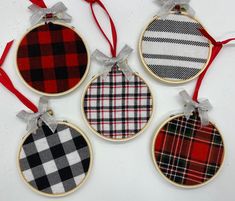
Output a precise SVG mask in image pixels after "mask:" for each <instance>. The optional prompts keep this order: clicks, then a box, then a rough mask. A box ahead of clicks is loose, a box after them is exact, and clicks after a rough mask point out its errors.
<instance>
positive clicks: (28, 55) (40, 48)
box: [17, 23, 88, 94]
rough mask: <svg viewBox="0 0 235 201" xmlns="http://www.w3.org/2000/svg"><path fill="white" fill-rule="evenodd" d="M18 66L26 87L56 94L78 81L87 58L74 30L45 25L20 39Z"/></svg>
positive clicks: (85, 66) (73, 85)
mask: <svg viewBox="0 0 235 201" xmlns="http://www.w3.org/2000/svg"><path fill="white" fill-rule="evenodd" d="M17 65H18V69H19V72H20V75H21V76H22V77H23V79H24V80H25V82H26V83H27V84H28V85H29V86H31V87H32V88H34V89H36V90H38V91H40V92H43V93H49V94H56V93H62V92H66V91H68V90H70V89H72V88H73V87H75V86H76V85H77V84H78V83H79V82H80V80H81V79H82V77H83V76H84V74H85V72H86V69H87V65H88V55H87V50H86V47H85V44H84V42H83V41H82V39H81V38H80V37H79V36H78V34H77V33H76V32H75V31H73V30H72V29H70V28H68V27H65V26H62V25H58V24H53V23H48V24H45V25H41V26H39V27H37V28H35V29H33V30H32V31H30V32H29V33H28V34H26V36H25V37H24V38H23V39H22V41H21V43H20V45H19V49H18V52H17Z"/></svg>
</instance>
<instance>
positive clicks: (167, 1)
mask: <svg viewBox="0 0 235 201" xmlns="http://www.w3.org/2000/svg"><path fill="white" fill-rule="evenodd" d="M157 2H158V3H159V4H160V5H161V8H160V10H159V12H158V13H157V15H158V16H159V17H161V19H165V18H166V17H167V16H168V15H169V14H170V12H171V11H172V10H173V9H174V8H175V6H177V5H179V6H181V7H182V8H184V9H185V10H186V12H187V13H188V14H189V15H190V16H192V17H193V16H195V11H194V10H193V8H192V7H191V6H190V5H189V3H190V0H157Z"/></svg>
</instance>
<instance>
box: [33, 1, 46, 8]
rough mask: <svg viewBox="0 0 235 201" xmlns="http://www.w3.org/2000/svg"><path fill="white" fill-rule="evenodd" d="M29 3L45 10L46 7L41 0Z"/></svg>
mask: <svg viewBox="0 0 235 201" xmlns="http://www.w3.org/2000/svg"><path fill="white" fill-rule="evenodd" d="M30 1H31V2H32V3H33V4H35V5H37V6H38V7H40V8H47V6H46V4H45V2H44V1H43V0H30Z"/></svg>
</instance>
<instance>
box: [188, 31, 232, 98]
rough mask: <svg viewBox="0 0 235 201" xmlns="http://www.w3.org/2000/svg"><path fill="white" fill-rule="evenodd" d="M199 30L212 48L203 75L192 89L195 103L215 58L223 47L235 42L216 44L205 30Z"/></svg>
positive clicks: (228, 40) (226, 41)
mask: <svg viewBox="0 0 235 201" xmlns="http://www.w3.org/2000/svg"><path fill="white" fill-rule="evenodd" d="M199 30H200V32H201V33H202V34H203V35H204V36H205V37H206V38H207V39H208V40H209V41H210V42H211V43H212V45H213V48H212V53H211V58H210V61H209V63H208V64H207V66H206V68H205V70H204V71H203V73H202V74H201V75H200V76H199V78H198V80H197V84H196V87H195V89H194V94H193V100H194V101H196V102H198V93H199V90H200V87H201V84H202V81H203V79H204V77H205V75H206V73H207V72H208V69H209V68H210V66H211V64H212V62H213V61H214V60H215V58H216V57H217V56H218V54H219V52H220V51H221V50H222V48H223V45H225V44H227V43H229V42H231V41H234V40H235V38H229V39H227V40H224V41H220V42H217V41H216V40H215V39H214V38H213V37H212V36H211V35H210V34H209V33H208V32H207V31H206V30H205V29H199Z"/></svg>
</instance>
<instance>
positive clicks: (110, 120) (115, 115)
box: [84, 67, 153, 140]
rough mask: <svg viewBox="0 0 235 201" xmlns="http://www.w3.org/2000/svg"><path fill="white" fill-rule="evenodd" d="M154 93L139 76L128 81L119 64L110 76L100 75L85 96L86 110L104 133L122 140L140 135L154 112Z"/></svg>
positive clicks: (93, 124) (90, 121)
mask: <svg viewBox="0 0 235 201" xmlns="http://www.w3.org/2000/svg"><path fill="white" fill-rule="evenodd" d="M152 107H153V103H152V94H151V92H150V89H149V87H148V86H147V84H146V83H145V82H144V80H142V79H141V78H140V77H139V76H138V75H136V74H133V77H132V79H131V80H130V81H128V80H127V79H126V77H125V75H124V74H123V73H122V71H120V70H119V69H118V68H117V67H113V70H112V72H110V73H109V74H108V76H107V78H106V79H105V80H104V79H103V77H102V76H99V77H97V78H96V79H95V80H94V81H92V83H91V84H90V85H89V87H88V89H87V91H86V93H85V97H84V113H85V115H86V119H87V121H88V123H89V124H90V126H91V127H92V128H93V129H94V130H95V131H96V132H98V133H99V134H100V135H101V136H103V137H105V138H108V139H113V140H122V139H130V138H132V137H133V136H135V135H136V134H138V133H139V132H140V131H141V130H142V129H143V128H144V127H145V126H146V125H147V123H148V121H149V119H150V117H151V114H152Z"/></svg>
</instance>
